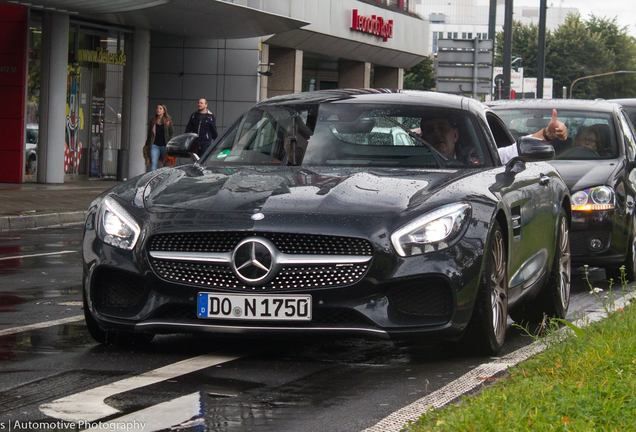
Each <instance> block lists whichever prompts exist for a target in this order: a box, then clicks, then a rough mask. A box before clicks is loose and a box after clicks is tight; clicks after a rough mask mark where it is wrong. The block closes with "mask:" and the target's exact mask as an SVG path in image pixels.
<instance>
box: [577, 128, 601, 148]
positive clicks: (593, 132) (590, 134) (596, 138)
mask: <svg viewBox="0 0 636 432" xmlns="http://www.w3.org/2000/svg"><path fill="white" fill-rule="evenodd" d="M574 146H575V147H587V148H589V149H592V150H594V151H595V152H598V151H599V150H601V134H600V132H599V130H598V129H597V128H595V127H594V126H581V127H580V128H579V130H578V132H577V133H576V136H575V137H574Z"/></svg>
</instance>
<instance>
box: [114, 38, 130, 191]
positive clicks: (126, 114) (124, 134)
mask: <svg viewBox="0 0 636 432" xmlns="http://www.w3.org/2000/svg"><path fill="white" fill-rule="evenodd" d="M133 40H134V37H133V35H132V33H126V34H125V35H124V55H125V56H126V65H125V66H124V76H123V82H122V96H121V150H120V154H119V155H118V157H117V164H118V166H119V170H121V177H122V178H121V179H120V178H117V180H123V179H127V178H128V173H129V164H130V162H129V161H130V130H131V125H130V114H131V112H132V111H131V108H130V103H131V96H132V67H131V64H132V58H133ZM123 153H126V156H124V157H123V158H120V156H121V155H122V154H123ZM121 159H126V161H125V164H122V162H123V161H122V160H121ZM119 170H118V171H119Z"/></svg>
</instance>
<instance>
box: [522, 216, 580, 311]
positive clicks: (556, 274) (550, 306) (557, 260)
mask: <svg viewBox="0 0 636 432" xmlns="http://www.w3.org/2000/svg"><path fill="white" fill-rule="evenodd" d="M569 231H570V227H569V224H568V219H567V215H566V214H565V210H563V209H561V212H560V213H559V219H558V222H557V237H556V243H555V247H554V262H553V265H552V272H551V273H550V277H549V279H548V283H547V285H546V286H544V287H543V289H542V290H541V292H540V293H539V294H538V295H537V297H535V298H534V299H533V300H532V301H531V302H528V303H526V304H523V305H521V306H520V307H519V308H517V309H515V310H511V311H510V316H511V317H512V319H513V320H514V321H516V322H518V323H523V322H527V323H531V324H538V323H541V322H542V321H543V317H544V315H545V316H547V317H548V318H565V316H566V315H567V312H568V308H569V306H570V287H571V277H572V260H571V255H570V235H569Z"/></svg>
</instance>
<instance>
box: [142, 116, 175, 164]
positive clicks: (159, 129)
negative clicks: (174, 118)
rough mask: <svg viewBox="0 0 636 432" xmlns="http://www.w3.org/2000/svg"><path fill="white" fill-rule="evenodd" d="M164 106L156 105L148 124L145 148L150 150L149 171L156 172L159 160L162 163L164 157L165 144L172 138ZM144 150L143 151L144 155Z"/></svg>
mask: <svg viewBox="0 0 636 432" xmlns="http://www.w3.org/2000/svg"><path fill="white" fill-rule="evenodd" d="M170 120H171V118H170V115H168V108H166V106H165V105H157V110H156V111H155V115H154V116H152V118H151V119H150V122H149V123H148V137H147V138H146V144H145V147H146V148H149V149H150V169H151V170H156V169H157V167H158V166H159V160H161V161H162V162H163V160H164V159H165V157H166V144H167V143H168V141H170V139H172V137H173V136H174V128H173V127H172V122H171V121H170ZM145 154H146V149H144V155H145Z"/></svg>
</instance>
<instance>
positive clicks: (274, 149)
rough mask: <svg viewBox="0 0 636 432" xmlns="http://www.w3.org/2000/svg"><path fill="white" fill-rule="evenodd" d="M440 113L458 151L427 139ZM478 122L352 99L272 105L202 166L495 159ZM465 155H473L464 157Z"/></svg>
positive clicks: (241, 125)
mask: <svg viewBox="0 0 636 432" xmlns="http://www.w3.org/2000/svg"><path fill="white" fill-rule="evenodd" d="M440 118H441V119H444V120H445V121H447V122H448V124H449V125H452V128H453V130H455V131H456V135H457V137H456V142H455V143H454V151H455V154H454V155H453V156H448V155H444V154H442V153H440V152H437V151H435V150H432V145H431V144H435V143H430V144H429V143H428V142H426V141H425V140H423V139H421V138H420V137H419V134H420V127H421V126H422V125H424V124H426V121H427V120H430V119H440ZM477 125H478V123H477V121H476V119H475V118H474V116H473V115H472V114H470V113H469V112H468V111H465V110H459V109H441V108H435V109H432V108H430V107H429V108H422V107H417V106H406V107H405V106H404V105H400V106H396V105H377V104H360V103H351V102H347V103H342V102H323V103H295V104H293V103H290V104H286V105H264V106H258V107H255V108H253V109H252V110H250V111H249V112H248V113H247V114H245V115H244V116H243V117H242V118H241V119H240V120H238V121H237V122H236V123H235V124H234V125H233V126H232V127H231V129H230V130H229V131H228V132H227V133H226V134H225V135H224V136H223V137H222V138H221V139H220V140H219V141H218V142H217V143H216V145H215V146H214V148H213V149H211V150H210V151H208V152H207V154H206V155H205V156H204V157H203V159H202V161H201V164H203V165H206V166H215V165H263V164H265V165H303V166H310V165H327V166H330V165H331V166H377V167H394V166H404V167H446V166H449V167H461V166H467V167H475V166H479V165H481V164H482V163H483V162H482V161H485V160H489V159H486V158H485V157H484V155H485V152H484V143H483V138H482V135H481V133H478V131H479V129H478V126H477ZM429 140H431V139H430V138H429ZM431 141H432V140H431ZM447 154H448V152H447ZM464 155H469V156H470V157H459V156H464Z"/></svg>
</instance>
